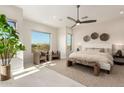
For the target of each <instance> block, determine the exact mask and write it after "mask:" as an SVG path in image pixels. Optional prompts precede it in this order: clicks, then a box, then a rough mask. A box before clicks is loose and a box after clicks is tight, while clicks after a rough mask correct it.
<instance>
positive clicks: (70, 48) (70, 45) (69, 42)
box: [67, 33, 72, 51]
mask: <svg viewBox="0 0 124 93" xmlns="http://www.w3.org/2000/svg"><path fill="white" fill-rule="evenodd" d="M67 50H69V51H71V50H72V34H69V33H68V34H67Z"/></svg>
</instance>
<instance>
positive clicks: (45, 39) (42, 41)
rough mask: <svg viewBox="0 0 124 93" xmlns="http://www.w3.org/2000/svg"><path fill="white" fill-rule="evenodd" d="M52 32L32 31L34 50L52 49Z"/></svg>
mask: <svg viewBox="0 0 124 93" xmlns="http://www.w3.org/2000/svg"><path fill="white" fill-rule="evenodd" d="M50 37H51V34H50V33H45V32H37V31H33V32H32V51H35V50H44V51H49V50H50Z"/></svg>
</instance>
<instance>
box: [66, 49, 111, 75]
mask: <svg viewBox="0 0 124 93" xmlns="http://www.w3.org/2000/svg"><path fill="white" fill-rule="evenodd" d="M68 61H69V62H70V61H71V62H73V63H79V64H83V65H88V66H91V64H92V63H96V64H97V65H99V68H100V69H103V70H106V71H108V73H110V71H111V69H112V67H113V57H112V54H111V53H110V52H108V51H105V49H98V48H97V49H96V48H89V49H85V50H83V51H79V52H73V53H71V54H70V55H69V58H68Z"/></svg>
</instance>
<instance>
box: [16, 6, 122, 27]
mask: <svg viewBox="0 0 124 93" xmlns="http://www.w3.org/2000/svg"><path fill="white" fill-rule="evenodd" d="M17 7H19V8H22V9H23V13H24V18H25V19H29V20H32V21H36V22H39V23H43V24H47V25H49V26H53V27H57V28H59V27H62V26H71V25H73V24H74V23H73V22H72V21H70V20H68V19H67V18H66V17H67V16H70V17H73V18H75V19H76V6H74V5H41V6H39V5H23V6H17ZM121 10H123V11H124V6H121V5H109V6H105V5H99V6H98V5H97V6H95V5H81V7H80V17H83V16H88V17H89V19H97V23H98V22H104V21H109V20H113V19H116V18H119V17H124V14H123V15H120V13H119V12H120V11H121ZM82 25H83V24H82Z"/></svg>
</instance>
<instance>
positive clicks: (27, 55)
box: [23, 20, 57, 63]
mask: <svg viewBox="0 0 124 93" xmlns="http://www.w3.org/2000/svg"><path fill="white" fill-rule="evenodd" d="M23 28H24V33H23V38H24V44H25V46H26V51H25V52H24V62H25V63H27V62H28V63H29V62H33V54H32V52H31V41H32V37H31V32H32V31H39V32H48V33H51V35H52V39H51V50H53V51H54V50H57V29H56V28H53V27H50V26H47V25H44V24H39V23H36V22H33V21H29V20H24V25H23Z"/></svg>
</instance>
